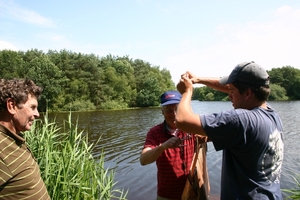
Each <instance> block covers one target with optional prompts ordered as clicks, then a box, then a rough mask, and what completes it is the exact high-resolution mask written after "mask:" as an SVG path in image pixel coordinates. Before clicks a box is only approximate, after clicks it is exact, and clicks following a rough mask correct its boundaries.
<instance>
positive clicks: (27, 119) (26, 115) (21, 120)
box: [13, 94, 39, 134]
mask: <svg viewBox="0 0 300 200" xmlns="http://www.w3.org/2000/svg"><path fill="white" fill-rule="evenodd" d="M16 107H17V108H16V113H15V114H14V116H13V122H14V126H15V129H16V133H17V134H19V133H20V132H24V131H28V130H30V128H31V126H32V124H33V122H34V119H35V118H36V117H39V112H38V110H37V107H38V102H37V99H36V98H35V97H34V96H32V95H30V94H29V95H28V99H27V101H26V102H25V103H24V104H19V105H18V106H16Z"/></svg>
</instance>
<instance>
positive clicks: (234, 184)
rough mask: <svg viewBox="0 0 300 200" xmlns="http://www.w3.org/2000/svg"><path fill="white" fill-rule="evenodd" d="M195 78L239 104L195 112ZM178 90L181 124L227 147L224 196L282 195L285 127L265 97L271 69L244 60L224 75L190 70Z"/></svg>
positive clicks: (224, 199) (178, 120)
mask: <svg viewBox="0 0 300 200" xmlns="http://www.w3.org/2000/svg"><path fill="white" fill-rule="evenodd" d="M196 83H199V84H204V85H206V86H209V87H211V88H214V89H216V90H219V91H222V92H226V93H228V95H229V98H230V100H231V102H232V105H233V107H234V109H232V110H229V111H223V112H220V113H213V114H200V115H199V114H195V113H193V111H192V109H191V97H192V93H193V84H196ZM177 89H178V91H179V92H180V93H181V94H182V99H181V101H180V103H179V104H178V108H177V114H176V126H177V127H178V128H179V129H181V130H183V131H187V132H189V133H194V134H199V135H203V136H208V138H209V140H210V141H212V142H213V145H214V147H215V149H216V150H217V151H219V150H223V160H222V177H221V200H228V199H230V200H231V199H282V194H281V190H280V174H281V165H282V160H283V128H282V123H281V120H280V117H279V116H278V114H277V113H276V112H275V110H273V109H272V108H271V107H270V106H269V105H268V104H267V102H266V101H267V98H268V96H269V94H270V88H269V75H268V73H267V72H266V70H265V69H263V68H262V67H261V66H260V65H258V64H256V63H254V62H243V63H240V64H238V65H237V66H236V67H235V68H234V69H233V71H232V72H231V74H230V75H229V76H226V77H223V78H221V79H219V78H202V77H197V76H195V75H193V74H192V73H190V72H186V73H185V74H183V75H182V76H181V79H180V82H179V83H178V85H177Z"/></svg>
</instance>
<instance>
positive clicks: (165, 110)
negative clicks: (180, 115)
mask: <svg viewBox="0 0 300 200" xmlns="http://www.w3.org/2000/svg"><path fill="white" fill-rule="evenodd" d="M177 106H178V104H170V105H166V106H163V107H162V108H161V110H162V114H163V115H164V117H165V120H166V122H167V124H168V126H169V127H170V128H172V129H175V128H176V125H175V115H176V110H177Z"/></svg>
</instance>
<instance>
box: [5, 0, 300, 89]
mask: <svg viewBox="0 0 300 200" xmlns="http://www.w3.org/2000/svg"><path fill="white" fill-rule="evenodd" d="M4 49H10V50H15V51H27V50H31V49H38V50H42V51H43V52H45V53H47V52H48V51H49V50H56V51H61V50H68V51H72V52H76V53H84V54H94V55H98V56H99V57H105V56H107V55H112V56H117V57H123V56H128V57H129V58H130V59H133V60H135V59H141V60H144V61H145V62H148V63H150V64H151V65H152V66H156V67H157V66H159V68H160V69H167V70H169V71H170V73H171V75H172V80H173V81H174V83H177V82H178V81H179V79H180V75H181V74H183V73H185V72H186V71H191V72H192V73H194V74H196V75H198V76H200V77H222V76H224V75H228V74H229V73H230V72H231V70H232V69H233V68H234V67H235V66H236V65H237V64H238V63H240V62H246V61H255V62H256V63H258V64H259V65H261V66H262V67H263V68H265V69H266V70H271V69H272V68H280V67H283V66H292V67H294V68H298V69H300V56H299V55H300V1H299V0H284V1H283V0H263V1H262V0H251V1H240V0H227V1H225V0H206V1H204V0H181V1H180V0H126V1H125V0H106V1H104V0H87V1H82V0H81V1H79V0H51V1H41V0H26V1H24V0H0V50H4Z"/></svg>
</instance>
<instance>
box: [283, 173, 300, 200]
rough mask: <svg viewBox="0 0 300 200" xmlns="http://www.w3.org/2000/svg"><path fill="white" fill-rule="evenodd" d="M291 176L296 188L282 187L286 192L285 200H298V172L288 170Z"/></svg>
mask: <svg viewBox="0 0 300 200" xmlns="http://www.w3.org/2000/svg"><path fill="white" fill-rule="evenodd" d="M290 173H291V176H292V178H293V179H294V181H295V183H296V188H294V189H282V191H283V192H285V193H286V194H288V195H289V196H288V197H286V198H285V199H286V200H299V199H300V174H297V173H295V172H293V171H290Z"/></svg>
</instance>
